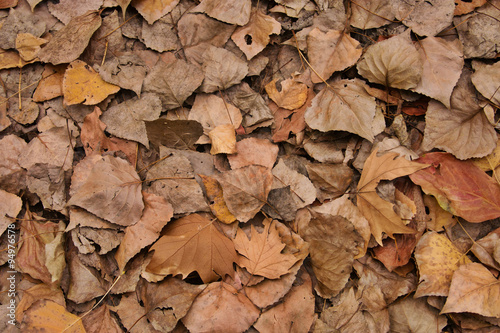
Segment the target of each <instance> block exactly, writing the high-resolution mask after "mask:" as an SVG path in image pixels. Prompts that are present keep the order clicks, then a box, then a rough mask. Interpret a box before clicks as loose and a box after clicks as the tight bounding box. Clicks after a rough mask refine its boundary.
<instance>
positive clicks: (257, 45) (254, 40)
mask: <svg viewBox="0 0 500 333" xmlns="http://www.w3.org/2000/svg"><path fill="white" fill-rule="evenodd" d="M280 31H281V24H280V23H279V22H278V21H276V20H275V19H274V18H273V17H271V16H268V15H265V14H264V12H262V11H261V10H259V9H253V10H252V13H251V15H250V20H249V21H248V23H247V24H246V25H245V26H243V27H239V28H237V29H236V30H235V32H234V33H233V34H232V35H231V39H232V40H233V41H234V43H235V44H236V45H237V46H238V47H239V48H240V50H241V51H243V53H245V55H246V57H247V60H250V59H252V58H253V57H255V56H256V55H257V54H258V53H260V52H261V51H262V50H264V48H265V47H266V46H267V44H269V41H270V38H269V36H270V35H272V34H279V33H280Z"/></svg>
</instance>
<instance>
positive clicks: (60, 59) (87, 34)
mask: <svg viewBox="0 0 500 333" xmlns="http://www.w3.org/2000/svg"><path fill="white" fill-rule="evenodd" d="M101 22H102V20H101V15H100V13H99V12H98V11H89V12H87V13H86V14H84V15H82V16H78V17H75V18H73V19H72V20H71V21H70V22H69V23H68V24H67V25H66V26H65V27H64V28H62V29H61V30H58V31H57V32H56V33H55V34H54V37H52V39H51V40H50V41H49V42H48V43H47V45H45V46H44V47H43V48H42V49H41V50H40V52H39V53H38V58H39V59H40V60H41V61H43V62H49V63H51V64H53V65H58V64H63V63H70V62H72V61H73V60H75V59H77V58H78V57H79V56H80V55H81V54H82V53H83V51H84V50H85V48H86V47H87V45H88V44H89V40H90V38H91V37H92V35H93V34H94V32H95V31H96V30H97V29H99V27H100V26H101Z"/></svg>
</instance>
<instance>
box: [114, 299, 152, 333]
mask: <svg viewBox="0 0 500 333" xmlns="http://www.w3.org/2000/svg"><path fill="white" fill-rule="evenodd" d="M110 308H111V309H112V311H114V312H116V313H117V314H118V317H119V318H120V321H121V323H122V324H123V326H124V327H125V328H126V329H127V330H128V331H129V332H131V333H141V332H151V333H159V332H160V331H157V330H155V329H154V328H153V326H152V325H151V324H150V323H149V321H148V318H147V316H146V315H147V313H146V309H145V308H144V307H143V306H141V305H140V304H139V301H138V299H137V295H136V293H129V294H125V295H123V297H122V298H121V300H120V304H118V305H117V306H113V307H110Z"/></svg>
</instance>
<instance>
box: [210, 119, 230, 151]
mask: <svg viewBox="0 0 500 333" xmlns="http://www.w3.org/2000/svg"><path fill="white" fill-rule="evenodd" d="M208 137H209V138H210V141H212V147H211V148H210V154H212V155H216V154H234V153H236V133H235V131H234V126H233V125H232V124H224V125H219V126H217V127H215V128H214V129H213V130H211V131H210V132H208Z"/></svg>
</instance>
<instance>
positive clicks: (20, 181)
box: [0, 134, 27, 193]
mask: <svg viewBox="0 0 500 333" xmlns="http://www.w3.org/2000/svg"><path fill="white" fill-rule="evenodd" d="M26 146H27V143H26V142H25V141H24V140H23V139H21V138H19V137H18V136H16V135H13V134H11V135H6V136H4V137H3V138H2V139H0V188H2V189H3V190H5V191H7V192H11V193H18V191H19V190H22V189H24V188H25V187H26V180H25V179H26V170H24V169H23V168H22V167H21V165H20V164H19V162H18V158H19V156H20V155H21V153H22V152H23V151H24V150H26Z"/></svg>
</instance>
